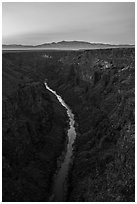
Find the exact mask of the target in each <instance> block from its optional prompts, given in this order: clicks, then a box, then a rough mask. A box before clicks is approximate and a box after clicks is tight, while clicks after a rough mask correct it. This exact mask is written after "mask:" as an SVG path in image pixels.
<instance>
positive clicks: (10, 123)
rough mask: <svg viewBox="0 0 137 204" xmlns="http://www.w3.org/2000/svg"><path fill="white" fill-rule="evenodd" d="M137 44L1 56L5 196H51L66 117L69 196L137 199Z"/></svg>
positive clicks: (43, 198)
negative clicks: (71, 129) (70, 142)
mask: <svg viewBox="0 0 137 204" xmlns="http://www.w3.org/2000/svg"><path fill="white" fill-rule="evenodd" d="M134 55H135V49H134V48H127V49H122V48H121V49H116V48H115V49H106V50H90V51H39V52H14V53H12V52H11V53H10V52H9V53H6V52H5V53H3V59H2V61H3V201H12V202H15V201H37V202H38V201H49V198H50V197H51V195H52V190H53V188H52V187H53V180H54V175H55V172H56V170H57V168H58V167H57V166H58V165H57V161H58V158H59V157H60V156H61V155H62V152H63V151H64V150H65V148H66V147H65V146H66V138H67V134H66V130H67V129H68V117H67V114H66V110H65V109H64V108H63V106H62V105H61V104H60V103H59V102H58V100H57V99H56V97H55V96H54V95H53V94H52V93H50V92H49V91H48V90H46V89H45V87H44V84H43V82H44V80H45V78H46V79H48V84H49V86H50V87H51V88H52V89H53V90H55V91H56V92H57V94H59V95H60V96H61V97H62V98H63V99H64V101H65V102H66V103H67V104H68V105H69V107H70V108H71V109H72V111H73V113H74V115H75V120H76V123H77V124H78V127H76V131H77V137H76V140H75V142H74V149H73V163H72V164H71V165H70V167H69V174H68V178H67V188H66V187H65V188H66V189H64V191H66V198H65V201H74V202H75V201H78V202H81V201H90V202H96V201H98V202H100V201H102V202H105V201H106V202H107V201H108V202H109V201H112V202H113V201H123V202H125V201H127V202H128V201H130V202H133V201H134V200H135V197H134V196H135V195H134V193H135V186H134V184H135V177H134V176H135V173H134V170H135V166H134V163H135V162H134V143H135V138H134V135H135V130H134V127H135V118H134V108H135V96H134V92H135V84H134V80H135V56H134Z"/></svg>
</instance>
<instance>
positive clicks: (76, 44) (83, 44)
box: [2, 40, 135, 50]
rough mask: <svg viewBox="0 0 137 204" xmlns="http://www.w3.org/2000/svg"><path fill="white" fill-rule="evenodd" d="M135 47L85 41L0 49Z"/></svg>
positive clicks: (13, 45) (8, 46) (11, 45)
mask: <svg viewBox="0 0 137 204" xmlns="http://www.w3.org/2000/svg"><path fill="white" fill-rule="evenodd" d="M134 46H135V45H129V44H118V45H115V44H114V45H113V44H108V43H90V42H86V41H64V40H63V41H59V42H52V43H43V44H39V45H21V44H8V45H7V44H3V45H2V49H3V50H4V49H11V50H12V49H13V50H14V49H19V48H20V49H24V48H27V49H28V48H29V49H63V50H79V49H102V48H105V49H106V48H115V47H117V48H118V47H122V48H123V47H134Z"/></svg>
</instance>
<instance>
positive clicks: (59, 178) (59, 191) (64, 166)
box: [45, 82, 76, 202]
mask: <svg viewBox="0 0 137 204" xmlns="http://www.w3.org/2000/svg"><path fill="white" fill-rule="evenodd" d="M45 86H46V88H47V89H48V90H49V91H51V92H52V93H53V94H54V95H55V96H56V97H57V99H58V101H59V102H60V103H61V105H62V106H64V107H65V108H66V111H67V115H68V117H69V128H68V132H67V135H68V144H67V151H66V154H65V157H64V160H63V162H62V163H61V167H60V169H59V171H58V172H57V175H56V177H55V181H54V186H53V194H54V200H55V201H58V202H60V201H64V184H65V179H66V178H67V175H68V170H69V164H70V162H71V157H72V153H73V143H74V140H75V138H76V130H75V127H74V125H75V120H74V114H73V113H72V111H71V109H70V108H69V107H68V105H67V104H66V103H65V102H64V101H63V99H62V98H61V96H59V95H58V94H57V93H56V92H55V91H53V90H52V89H51V88H50V87H49V86H48V84H47V83H46V82H45Z"/></svg>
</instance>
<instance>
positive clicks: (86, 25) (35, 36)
mask: <svg viewBox="0 0 137 204" xmlns="http://www.w3.org/2000/svg"><path fill="white" fill-rule="evenodd" d="M62 40H68V41H71V40H80V41H87V42H91V43H92V42H93V43H99V42H100V43H110V44H135V3H133V2H122V3H120V2H114V3H110V2H101V3H97V2H96V3H94V2H86V3H84V2H66V3H65V2H60V3H59V2H58V3H57V2H56V3H55V2H42V3H38V2H30V3H29V2H28V3H27V2H20V3H19V2H5V3H2V43H3V44H23V45H38V44H42V43H48V42H58V41H62Z"/></svg>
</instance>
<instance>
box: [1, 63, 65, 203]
mask: <svg viewBox="0 0 137 204" xmlns="http://www.w3.org/2000/svg"><path fill="white" fill-rule="evenodd" d="M14 67H15V66H13V68H14ZM18 68H19V67H18ZM9 70H10V69H8V70H7V67H5V66H3V74H5V75H4V76H5V77H4V78H3V82H4V83H3V94H4V97H3V112H2V116H3V201H8V202H30V201H31V202H38V201H48V199H49V196H50V195H51V190H52V181H53V176H54V174H55V171H56V168H57V158H58V157H59V156H60V155H61V153H62V151H63V150H64V147H65V140H66V132H65V129H66V127H67V115H66V111H65V109H64V108H63V107H62V106H61V104H60V103H59V102H58V100H57V99H56V97H55V96H54V95H53V94H51V93H50V92H49V91H47V90H46V88H45V86H44V84H42V83H40V82H36V81H33V78H32V79H31V81H30V80H27V83H25V80H22V81H21V82H20V83H19V82H18V80H19V77H17V74H16V72H15V70H14V69H11V71H12V72H13V73H14V75H15V76H16V77H17V78H16V77H14V80H11V78H10V79H9V78H8V77H7V73H8V75H10V76H11V74H10V73H9ZM18 73H20V72H18ZM12 76H13V75H12ZM23 76H24V75H23ZM32 76H33V75H32ZM6 79H7V80H10V81H6ZM11 82H12V83H11ZM8 84H10V87H9V85H8ZM5 87H6V88H5ZM7 90H8V91H7Z"/></svg>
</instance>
